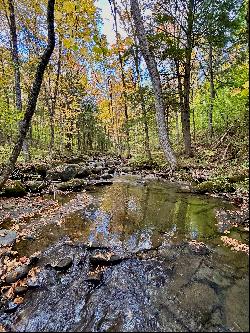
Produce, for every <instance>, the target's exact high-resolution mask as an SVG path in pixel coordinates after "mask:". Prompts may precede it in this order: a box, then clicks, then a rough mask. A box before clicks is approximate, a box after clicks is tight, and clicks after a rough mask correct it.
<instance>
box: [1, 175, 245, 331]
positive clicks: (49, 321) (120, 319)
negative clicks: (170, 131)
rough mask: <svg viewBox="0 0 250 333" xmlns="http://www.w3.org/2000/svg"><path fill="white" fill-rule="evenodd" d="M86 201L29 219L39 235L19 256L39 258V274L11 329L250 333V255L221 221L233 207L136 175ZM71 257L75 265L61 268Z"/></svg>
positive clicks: (239, 235)
mask: <svg viewBox="0 0 250 333" xmlns="http://www.w3.org/2000/svg"><path fill="white" fill-rule="evenodd" d="M81 195H85V193H74V194H69V195H66V196H60V195H55V197H54V198H48V199H54V200H55V201H57V202H58V203H59V204H60V206H61V207H62V208H63V210H61V211H60V210H59V211H58V212H57V213H51V216H49V215H46V217H45V218H44V220H45V222H46V223H44V224H41V226H40V227H39V223H40V222H41V219H42V218H41V217H39V216H37V217H33V218H31V219H29V220H28V221H27V222H26V224H27V226H26V228H27V229H29V230H32V233H31V234H30V235H29V237H26V238H23V239H22V240H21V241H20V242H17V244H16V245H15V250H16V251H18V253H19V255H20V256H27V257H30V256H32V255H33V254H34V253H37V252H39V256H38V257H39V260H38V263H37V266H38V267H39V268H40V272H39V273H38V275H37V282H36V284H35V285H34V286H33V288H32V289H30V290H29V291H28V292H27V293H26V295H25V298H24V303H23V304H22V305H20V306H19V308H18V309H17V311H16V312H14V313H13V314H9V313H7V314H4V315H2V317H0V319H1V318H2V321H3V323H4V324H5V325H7V326H8V327H9V328H10V329H11V330H12V331H21V332H24V331H26V332H32V331H33V332H34V331H36V332H38V331H39V332H47V331H72V332H79V331H81V332H89V331H93V332H104V331H107V332H119V331H120V332H121V331H123V332H124V331H125V332H138V331H139V332H143V331H153V332H159V331H162V332H183V331H187V332H190V331H195V332H196V331H197V332H202V331H211V332H227V331H228V332H231V331H235V332H238V331H242V332H245V331H247V330H248V328H249V327H248V312H249V310H248V306H249V299H248V256H247V255H246V254H245V253H242V252H237V251H233V250H232V249H231V248H230V247H229V246H227V245H225V244H224V242H223V240H222V238H221V236H223V235H224V233H223V232H224V231H225V229H226V226H224V225H223V224H221V223H220V221H219V220H218V219H217V217H216V216H217V214H216V212H217V211H218V210H219V209H223V210H230V209H231V210H233V209H234V207H233V206H232V205H231V204H229V203H228V202H224V201H222V200H221V199H216V198H208V197H206V196H197V195H193V194H187V193H181V191H180V187H179V186H176V185H174V184H171V183H166V182H160V181H156V180H145V179H141V178H138V177H133V176H131V177H129V176H126V177H118V178H116V179H114V183H113V185H110V186H105V187H98V188H93V189H92V190H90V191H89V192H87V195H89V196H90V197H91V200H89V201H88V202H87V204H86V205H81V202H82V201H81V200H80V199H79V198H80V197H81ZM72 207H74V209H73V210H72V209H70V208H72ZM64 208H65V209H64ZM10 223H11V222H10ZM233 233H234V237H235V238H236V239H238V240H240V241H244V242H245V241H246V239H247V237H248V235H247V233H246V232H245V231H244V230H242V229H237V228H234V230H233ZM227 235H228V236H230V233H229V232H228V234H227ZM65 258H70V260H71V265H70V267H69V268H67V270H63V271H58V270H56V269H54V267H55V263H56V262H58V261H60V260H62V259H65Z"/></svg>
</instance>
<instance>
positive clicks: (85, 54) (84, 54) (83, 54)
mask: <svg viewBox="0 0 250 333" xmlns="http://www.w3.org/2000/svg"><path fill="white" fill-rule="evenodd" d="M79 51H80V54H81V55H82V56H84V57H86V56H87V55H88V50H87V48H86V47H81V48H80V50H79Z"/></svg>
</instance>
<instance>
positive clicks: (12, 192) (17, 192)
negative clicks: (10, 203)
mask: <svg viewBox="0 0 250 333" xmlns="http://www.w3.org/2000/svg"><path fill="white" fill-rule="evenodd" d="M26 193H27V192H26V189H25V188H24V186H23V184H22V183H21V182H20V181H19V180H8V181H7V183H6V184H5V185H4V188H3V195H4V196H6V197H21V196H23V195H25V194H26Z"/></svg>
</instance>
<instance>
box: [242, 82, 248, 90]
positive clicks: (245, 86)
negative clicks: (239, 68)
mask: <svg viewBox="0 0 250 333" xmlns="http://www.w3.org/2000/svg"><path fill="white" fill-rule="evenodd" d="M243 88H245V89H249V81H246V82H245V83H244V84H243Z"/></svg>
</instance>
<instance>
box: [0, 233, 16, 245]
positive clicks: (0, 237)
mask: <svg viewBox="0 0 250 333" xmlns="http://www.w3.org/2000/svg"><path fill="white" fill-rule="evenodd" d="M16 238H17V233H16V232H15V231H12V230H7V229H2V230H0V246H11V245H13V244H14V242H15V240H16Z"/></svg>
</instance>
